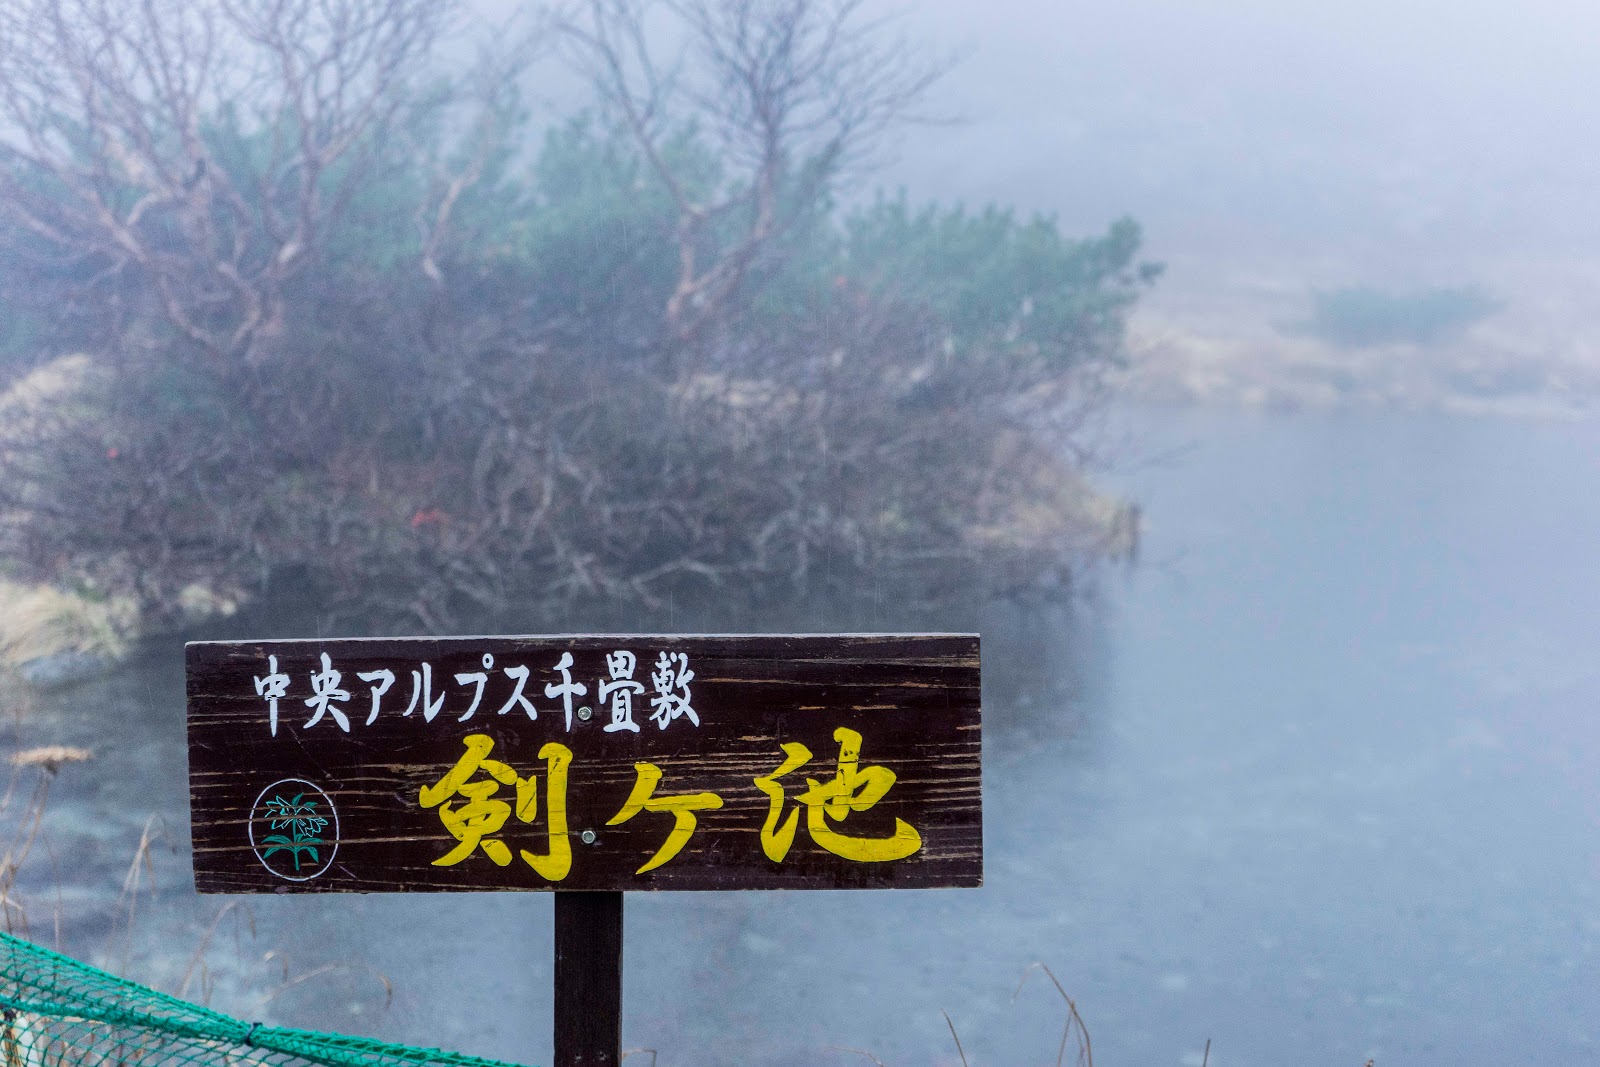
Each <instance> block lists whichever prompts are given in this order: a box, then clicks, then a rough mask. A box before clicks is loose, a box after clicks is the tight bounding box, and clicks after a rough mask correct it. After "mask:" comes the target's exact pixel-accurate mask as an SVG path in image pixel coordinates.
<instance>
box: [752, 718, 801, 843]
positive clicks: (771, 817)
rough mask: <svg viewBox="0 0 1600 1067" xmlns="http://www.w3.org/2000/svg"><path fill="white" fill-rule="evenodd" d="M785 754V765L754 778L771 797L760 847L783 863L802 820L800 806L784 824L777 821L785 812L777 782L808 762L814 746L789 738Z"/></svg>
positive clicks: (762, 828)
mask: <svg viewBox="0 0 1600 1067" xmlns="http://www.w3.org/2000/svg"><path fill="white" fill-rule="evenodd" d="M783 755H784V760H783V764H782V766H780V767H779V768H778V769H777V770H775V771H773V772H772V773H771V774H768V775H764V776H762V777H760V778H757V779H756V780H755V782H756V788H757V789H759V790H761V791H762V792H763V793H765V794H767V796H768V797H769V798H770V800H771V804H770V805H769V806H768V808H767V821H766V822H765V823H763V824H762V826H761V851H763V852H765V853H766V854H767V859H769V860H771V861H772V862H773V863H782V862H783V857H785V856H787V855H788V854H789V846H790V845H793V844H794V830H795V826H796V825H797V824H798V823H799V821H800V809H799V808H795V809H794V810H793V811H791V812H790V813H789V817H788V818H786V819H784V820H783V824H782V825H781V826H780V825H779V824H778V816H779V815H782V814H783V786H781V785H779V784H778V779H779V778H782V777H783V776H784V775H786V774H788V773H789V772H790V771H794V770H799V769H800V767H801V766H802V765H804V764H805V763H807V762H809V761H810V759H811V750H810V749H809V748H807V747H806V746H804V745H802V744H800V743H799V742H798V741H786V742H784V744H783Z"/></svg>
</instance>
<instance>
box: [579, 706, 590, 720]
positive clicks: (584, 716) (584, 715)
mask: <svg viewBox="0 0 1600 1067" xmlns="http://www.w3.org/2000/svg"><path fill="white" fill-rule="evenodd" d="M593 714H594V712H593V711H592V710H590V709H589V708H579V709H578V718H579V720H580V721H582V722H588V721H589V717H590V716H592V715H593Z"/></svg>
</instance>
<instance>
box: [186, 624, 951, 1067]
mask: <svg viewBox="0 0 1600 1067" xmlns="http://www.w3.org/2000/svg"><path fill="white" fill-rule="evenodd" d="M187 670H188V721H189V790H190V810H191V814H192V821H193V836H194V867H195V887H196V889H198V890H199V891H200V892H202V893H289V892H358V893H359V892H426V891H460V890H518V889H521V890H556V891H558V895H557V896H556V918H555V935H556V937H555V1054H556V1060H555V1062H556V1065H557V1067H579V1065H581V1067H600V1065H604V1067H616V1064H617V1063H618V1060H619V1058H620V1047H619V1046H620V1036H621V1001H622V984H621V983H622V894H623V892H624V891H640V890H646V891H648V890H662V889H679V890H693V889H906V888H929V887H938V886H976V885H980V884H981V883H982V879H983V825H982V788H981V778H980V760H979V756H980V709H979V661H978V638H977V636H976V635H967V634H863V635H774V636H723V635H718V636H681V635H623V636H580V637H482V638H392V639H389V638H380V639H353V640H333V641H240V642H196V643H192V644H190V645H189V646H188V648H187Z"/></svg>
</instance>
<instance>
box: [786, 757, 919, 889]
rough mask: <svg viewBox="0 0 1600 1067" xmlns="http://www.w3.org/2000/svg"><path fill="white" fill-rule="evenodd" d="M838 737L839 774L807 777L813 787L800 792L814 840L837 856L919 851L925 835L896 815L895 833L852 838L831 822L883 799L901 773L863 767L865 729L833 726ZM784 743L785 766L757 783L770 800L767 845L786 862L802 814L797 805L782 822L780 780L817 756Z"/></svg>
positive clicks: (885, 856) (882, 857)
mask: <svg viewBox="0 0 1600 1067" xmlns="http://www.w3.org/2000/svg"><path fill="white" fill-rule="evenodd" d="M833 739H834V740H835V741H837V742H839V766H838V770H837V771H836V772H835V773H834V776H833V779H832V780H831V781H828V782H819V781H817V780H816V779H815V778H807V779H806V784H807V786H808V788H807V789H806V791H805V792H804V793H802V794H800V797H799V801H800V804H801V805H803V806H804V807H805V809H806V830H807V832H809V833H810V834H811V839H812V840H813V841H815V842H816V843H817V844H818V845H819V846H821V847H822V848H824V849H826V850H827V851H829V852H831V853H833V854H834V855H835V856H841V857H843V858H844V859H847V860H855V861H857V862H860V863H881V862H884V861H886V860H899V859H905V858H906V857H907V856H910V855H912V854H913V853H915V852H916V851H917V850H918V849H920V848H921V847H922V835H921V834H919V833H917V831H916V828H915V827H913V826H912V825H911V824H910V823H908V822H906V821H905V820H904V819H899V818H897V819H895V821H894V833H893V834H892V835H890V836H889V837H850V836H847V835H845V834H841V833H839V831H837V830H835V829H834V828H833V827H832V826H830V825H829V820H832V821H833V822H842V821H843V820H844V818H845V816H847V815H849V814H850V813H851V812H852V811H866V810H867V809H868V808H870V807H872V806H873V805H874V804H876V803H877V802H878V801H880V800H882V799H883V797H884V795H885V794H886V793H888V792H889V789H890V787H891V786H893V785H894V783H895V773H894V772H893V771H891V770H890V769H889V768H887V767H866V768H863V767H862V766H861V735H860V734H859V733H857V732H856V731H854V730H851V729H849V728H848V727H844V726H841V727H839V728H838V729H837V730H835V731H833ZM782 747H783V752H784V757H785V758H784V761H783V763H782V765H781V766H779V767H778V769H777V770H775V771H773V772H772V773H771V774H768V775H763V776H761V777H759V778H756V779H755V784H756V788H757V789H760V790H761V791H762V792H763V793H765V794H766V795H767V797H768V798H769V800H770V804H769V806H768V809H767V818H766V822H765V823H764V824H763V825H762V827H761V850H762V851H763V852H765V853H766V854H767V858H768V859H770V860H772V861H773V862H774V863H779V862H782V860H783V858H784V857H785V856H787V855H788V854H789V848H790V846H792V845H793V844H794V835H795V829H796V825H797V823H798V821H799V816H800V809H799V808H798V807H797V808H795V809H794V810H792V811H790V812H789V814H788V816H787V817H786V818H783V819H782V822H781V823H780V821H779V818H780V816H782V815H783V800H784V797H783V787H782V786H780V785H779V784H778V779H779V778H782V777H783V776H784V775H786V774H789V773H790V772H791V771H795V770H798V769H799V768H800V767H801V766H802V765H803V764H805V763H806V762H807V761H808V760H810V759H811V750H810V749H808V748H806V746H804V745H802V744H799V743H797V742H792V741H791V742H788V743H786V744H784V745H783V746H782Z"/></svg>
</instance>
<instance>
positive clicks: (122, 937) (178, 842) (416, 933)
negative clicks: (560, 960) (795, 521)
mask: <svg viewBox="0 0 1600 1067" xmlns="http://www.w3.org/2000/svg"><path fill="white" fill-rule="evenodd" d="M1126 418H1127V423H1128V426H1129V428H1130V430H1131V431H1132V434H1133V437H1134V439H1135V440H1138V441H1139V442H1140V446H1141V450H1142V451H1143V452H1145V453H1147V454H1152V455H1160V456H1161V457H1163V458H1161V459H1160V461H1159V462H1154V463H1150V464H1147V465H1145V466H1143V467H1141V468H1139V469H1138V470H1135V471H1132V472H1129V473H1125V474H1124V475H1122V476H1120V479H1119V480H1120V482H1121V484H1122V485H1123V487H1124V488H1126V489H1128V490H1129V491H1131V492H1133V493H1134V494H1135V495H1137V496H1138V498H1139V499H1141V500H1142V501H1143V502H1144V504H1145V514H1146V518H1147V521H1148V537H1147V540H1146V543H1145V547H1144V552H1143V558H1142V561H1141V563H1140V565H1139V566H1138V567H1137V568H1135V569H1133V570H1132V571H1129V572H1127V573H1115V574H1111V575H1108V576H1107V577H1106V580H1105V581H1104V583H1103V585H1102V588H1101V590H1100V592H1099V593H1098V595H1097V598H1096V602H1095V603H1094V604H1092V605H1089V606H1088V607H1086V608H1082V609H1078V610H1075V611H1066V610H1055V611H1033V610H1030V611H1024V610H1019V609H993V610H991V611H989V612H987V613H985V615H984V617H983V618H982V620H981V624H982V628H983V632H984V660H985V662H984V673H985V735H986V742H985V789H986V802H985V818H986V833H987V858H986V866H987V885H986V886H985V887H984V888H983V889H981V890H972V891H917V892H897V893H748V894H710V895H688V894H686V895H677V896H670V895H666V896H661V897H653V898H652V897H645V896H642V895H636V896H633V897H630V898H629V901H628V915H627V924H628V925H627V960H626V976H627V977H626V991H625V1005H626V1013H627V1021H626V1024H625V1027H624V1040H625V1043H626V1044H627V1045H628V1046H629V1047H634V1046H642V1047H651V1048H656V1049H659V1050H660V1060H659V1062H660V1063H661V1064H662V1067H667V1065H714V1064H728V1065H733V1064H741V1065H745V1064H773V1065H800V1064H807V1065H819V1064H820V1065H828V1064H866V1063H869V1062H870V1061H869V1060H867V1059H865V1058H864V1057H863V1056H861V1055H859V1054H856V1053H851V1052H846V1051H842V1050H841V1047H847V1048H853V1049H864V1050H869V1051H871V1052H872V1053H873V1054H875V1055H876V1056H878V1057H879V1058H880V1059H882V1060H883V1061H884V1062H885V1063H888V1064H891V1065H896V1067H909V1065H921V1064H953V1063H956V1062H958V1061H957V1058H956V1055H955V1049H954V1046H953V1044H952V1042H951V1040H950V1034H949V1030H948V1029H947V1027H946V1024H945V1021H944V1018H943V1017H942V1016H941V1015H940V1011H941V1009H943V1010H946V1011H948V1012H949V1014H950V1017H951V1019H952V1020H953V1022H954V1024H955V1026H956V1028H957V1029H958V1031H959V1032H960V1035H961V1039H962V1042H963V1044H964V1045H965V1047H966V1050H967V1053H968V1057H969V1059H970V1061H971V1063H972V1065H973V1067H979V1065H983V1064H989V1065H1001V1064H1004V1065H1019V1064H1048V1063H1053V1062H1054V1060H1055V1055H1056V1048H1057V1042H1058V1041H1059V1038H1060V1027H1061V1023H1062V1020H1063V1016H1064V1008H1063V1005H1062V1004H1061V1002H1060V1000H1059V998H1058V997H1057V996H1056V994H1055V993H1054V991H1053V990H1052V989H1051V988H1050V986H1049V985H1048V983H1047V982H1045V981H1042V980H1040V976H1039V975H1038V974H1035V975H1034V976H1033V977H1031V978H1029V980H1028V982H1027V984H1026V985H1024V986H1023V988H1022V991H1021V993H1020V995H1018V996H1016V997H1015V999H1013V994H1014V992H1015V991H1016V989H1017V985H1018V981H1019V979H1021V978H1022V976H1023V974H1024V972H1025V970H1026V969H1027V967H1028V965H1029V964H1030V963H1033V962H1035V961H1042V962H1044V963H1046V964H1048V965H1049V966H1050V967H1051V969H1052V970H1053V971H1054V972H1055V973H1056V974H1057V975H1058V976H1059V977H1060V979H1061V981H1062V983H1063V984H1064V985H1065V986H1066V988H1067V989H1068V991H1069V992H1070V993H1071V994H1072V995H1073V996H1074V998H1075V999H1076V1000H1077V1003H1078V1007H1079V1009H1080V1011H1081V1012H1082V1014H1083V1016H1084V1018H1085V1019H1086V1021H1087V1022H1088V1025H1089V1028H1090V1033H1091V1034H1092V1036H1093V1038H1094V1050H1095V1056H1096V1062H1097V1063H1099V1064H1101V1065H1102V1067H1111V1065H1115V1064H1140V1065H1146V1064H1174V1065H1188V1064H1199V1063H1200V1058H1201V1050H1202V1048H1203V1046H1204V1044H1205V1041H1206V1039H1207V1038H1210V1039H1211V1041H1212V1052H1211V1061H1210V1062H1211V1063H1212V1064H1215V1065H1218V1067H1234V1065H1245V1064H1254V1065H1263V1067H1264V1065H1280V1064H1292V1063H1312V1062H1314V1063H1322V1064H1348V1065H1349V1067H1360V1065H1361V1064H1362V1063H1364V1062H1365V1060H1366V1059H1367V1058H1368V1057H1375V1058H1376V1060H1377V1063H1378V1065H1379V1067H1384V1065H1386V1064H1397V1065H1398V1064H1402V1063H1404V1064H1451V1065H1474V1064H1483V1065H1490V1064H1493V1065H1496V1067H1499V1065H1502V1064H1506V1063H1538V1064H1542V1065H1551V1067H1555V1065H1562V1064H1590V1063H1595V1062H1597V1061H1600V1047H1597V1042H1600V1011H1597V1010H1596V1009H1595V1005H1596V1004H1600V950H1597V945H1600V894H1597V892H1596V889H1597V884H1600V717H1597V715H1596V702H1597V700H1600V658H1597V657H1596V656H1595V655H1594V653H1593V648H1594V641H1595V635H1596V634H1597V633H1600V551H1597V544H1600V541H1597V532H1600V493H1597V492H1596V488H1597V487H1600V427H1596V426H1593V425H1587V424H1561V425H1535V424H1528V423H1515V422H1497V421H1483V420H1476V419H1470V418H1452V417H1443V416H1417V415H1354V414H1348V415H1304V414H1300V415H1287V414H1284V415H1271V414H1265V415H1241V414H1237V413H1228V414H1221V413H1192V412H1190V413H1174V412H1150V411H1143V412H1133V413H1129V414H1128V415H1127V416H1126ZM837 621H838V622H840V623H841V624H843V623H846V622H848V623H849V624H851V625H866V626H875V627H881V628H895V627H896V626H897V625H898V626H902V627H904V626H906V625H907V623H906V622H905V621H904V620H896V618H895V617H894V615H893V613H892V611H891V610H890V609H889V607H888V606H887V605H885V606H884V608H883V610H882V613H881V615H879V616H876V617H872V618H865V619H863V618H851V619H849V620H837ZM671 622H672V620H670V619H651V620H649V623H650V625H651V626H660V627H662V628H667V627H668V626H670V624H671ZM638 628H640V629H645V628H649V627H646V626H644V625H643V624H641V625H640V626H639V627H638ZM255 636H266V634H265V633H263V632H261V631H259V630H258V631H257V632H256V634H255ZM181 673H182V672H181V651H180V650H179V649H178V648H177V647H176V646H175V643H173V644H170V645H169V646H167V647H165V648H163V649H156V650H152V652H151V653H150V654H149V655H147V656H146V657H145V658H143V659H141V660H139V661H138V662H135V663H133V664H131V665H129V666H127V667H126V668H124V669H123V670H122V671H121V672H120V673H119V674H118V676H117V677H115V678H112V679H109V680H106V681H103V682H95V683H91V684H86V685H81V686H78V687H75V688H72V689H68V690H62V691H59V692H56V693H52V694H49V695H48V696H47V697H45V698H43V699H42V700H41V702H40V706H39V707H38V708H36V709H35V711H34V712H33V713H32V714H31V716H30V717H29V718H27V719H26V720H25V721H24V722H23V723H22V724H20V725H17V726H13V727H11V728H10V729H11V731H12V732H13V733H14V734H15V735H16V737H17V740H19V741H21V742H25V743H47V742H60V743H84V744H88V745H90V746H91V747H93V748H94V749H95V750H96V751H97V753H98V757H97V759H96V760H95V761H94V762H93V763H91V764H88V765H84V766H78V767H69V768H67V769H66V770H65V771H63V772H62V774H61V776H60V778H59V779H58V780H57V782H56V783H55V786H54V793H53V795H52V801H51V807H50V815H49V818H48V819H47V820H46V826H45V835H44V838H43V839H42V843H41V844H40V845H39V846H38V848H37V849H36V851H35V854H34V856H33V857H32V858H30V860H29V868H28V872H29V873H28V876H27V877H26V878H25V879H24V885H23V887H22V888H23V890H24V894H23V896H24V900H25V902H26V903H27V904H28V923H29V928H30V930H31V931H32V933H33V935H34V936H35V937H36V938H38V939H39V940H42V941H44V942H45V943H47V944H48V943H53V942H54V941H55V939H56V937H57V933H56V929H57V915H59V916H60V924H59V926H60V935H59V936H60V939H61V940H60V943H61V944H62V945H63V947H65V948H67V949H68V950H70V951H73V952H75V953H77V954H81V955H85V956H89V957H91V958H93V959H96V960H98V961H100V962H105V963H111V964H113V965H115V966H118V967H126V969H127V971H128V972H129V973H131V974H133V975H134V976H136V977H142V978H145V979H148V980H153V981H155V982H157V983H158V984H162V985H164V986H165V987H166V988H176V987H177V986H178V984H179V983H180V982H181V980H182V976H183V974H184V972H185V970H186V968H187V965H188V963H189V960H190V957H191V954H192V953H194V951H195V949H196V947H197V946H199V945H200V944H201V940H202V937H203V934H204V931H205V929H206V927H207V926H208V924H209V923H210V921H211V918H212V917H213V916H214V915H215V914H216V911H217V908H218V907H219V906H220V905H221V904H223V903H224V902H225V901H223V900H221V899H217V898H209V899H205V900H200V899H197V898H196V897H195V896H194V894H193V888H192V885H191V883H190V882H189V875H188V859H187V856H186V853H185V849H186V848H187V841H188V838H187V824H186V813H185V805H186V783H185V779H184V773H185V772H184V756H183V720H182V679H181ZM13 803H14V804H15V801H13ZM152 813H156V814H158V815H159V817H160V818H159V821H158V824H157V834H158V837H157V842H156V847H155V848H154V850H153V853H152V862H151V873H152V874H153V878H154V887H155V889H154V892H153V893H145V894H144V895H141V896H140V897H139V899H138V901H137V904H136V905H135V911H134V916H133V921H132V924H131V934H130V933H129V929H130V927H129V923H128V922H127V912H128V907H129V905H128V898H127V897H124V898H123V902H122V903H121V904H120V905H118V904H116V903H115V901H116V899H117V891H118V889H119V888H120V887H121V885H122V882H123V876H124V874H125V873H126V871H127V869H128V864H129V860H130V859H131V857H132V855H133V853H134V850H135V846H136V845H137V843H138V840H139V837H140V833H141V831H142V830H143V828H144V827H145V825H146V820H147V818H148V816H150V815H151V814H152ZM162 827H164V830H165V833H164V836H162V835H161V828H162ZM147 881H148V879H147ZM58 884H59V891H58V889H57V888H56V886H57V885H58ZM250 903H251V909H250V910H251V917H250V921H251V922H253V926H254V933H253V935H252V933H251V932H250V930H249V929H248V928H247V926H246V925H245V924H244V919H243V913H242V912H239V911H236V912H235V913H233V914H231V915H229V916H228V917H227V918H226V919H225V920H224V922H223V923H222V925H221V926H220V927H219V930H218V933H217V935H216V936H215V937H214V938H213V939H212V941H211V942H210V948H209V950H208V951H207V952H206V953H205V954H204V957H203V958H204V960H205V961H206V966H205V970H204V973H203V975H202V974H201V972H199V971H196V973H195V975H194V976H193V977H191V981H190V987H189V994H190V995H191V996H199V995H201V993H202V992H203V988H204V986H205V985H207V984H208V985H209V988H210V995H211V998H212V1002H213V1003H214V1004H215V1005H216V1006H218V1007H220V1008H223V1009H224V1010H228V1011H233V1012H236V1013H238V1014H241V1015H245V1016H248V1017H250V1018H260V1019H267V1020H270V1021H275V1022H280V1023H285V1024H291V1025H299V1026H313V1027H320V1028H336V1029H342V1030H346V1031H353V1032H360V1033H373V1034H376V1035H378V1036H383V1037H388V1038H393V1039H399V1040H407V1041H412V1042H417V1043H424V1044H431V1045H443V1046H446V1047H456V1048H460V1049H462V1050H464V1051H470V1052H476V1053H481V1054H486V1055H490V1056H497V1057H504V1058H509V1059H514V1060H518V1061H521V1062H525V1063H544V1062H548V1060H549V1046H548V1040H549V1038H548V1034H549V1029H550V1007H549V1001H550V987H549V983H550V980H551V979H550V901H549V899H548V897H545V896H539V895H526V896H524V895H504V896H495V895H484V896H449V897H436V896H411V897H368V898H354V897H352V898H336V897H329V898H317V899H309V898H305V897H301V898H295V899H287V898H259V899H254V900H252V901H251V902H250ZM269 952H270V953H271V955H270V957H269V958H266V959H263V956H264V955H265V954H267V953H269ZM324 967H326V968H328V969H327V970H324V971H319V970H318V969H319V968H324ZM285 968H286V970H285ZM380 973H381V974H382V975H383V976H385V977H386V978H387V979H388V980H389V981H390V982H391V983H392V985H393V990H394V992H393V1000H392V1003H390V1004H389V1005H388V1006H387V1007H386V1006H385V990H384V986H383V984H382V982H381V980H380V978H379V977H378V974H380ZM285 974H287V976H288V977H289V978H290V979H291V980H293V979H296V978H299V977H301V976H307V975H309V977H305V978H304V980H303V981H298V982H292V983H291V984H290V985H288V986H284V985H283V984H282V982H283V979H284V976H285ZM202 977H203V978H204V980H205V981H204V982H202ZM632 1062H641V1063H642V1062H647V1059H640V1060H634V1061H632Z"/></svg>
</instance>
